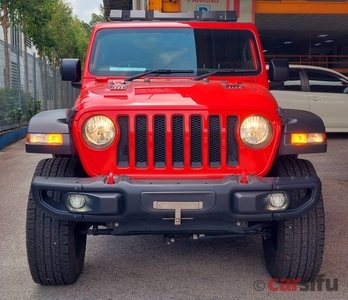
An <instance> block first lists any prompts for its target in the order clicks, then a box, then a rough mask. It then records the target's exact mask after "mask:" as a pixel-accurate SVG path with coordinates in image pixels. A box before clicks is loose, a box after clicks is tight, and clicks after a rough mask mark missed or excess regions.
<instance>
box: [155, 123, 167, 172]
mask: <svg viewBox="0 0 348 300" xmlns="http://www.w3.org/2000/svg"><path fill="white" fill-rule="evenodd" d="M153 134H154V136H153V138H154V164H155V167H156V168H164V167H165V166H166V118H165V117H164V116H155V118H154V124H153Z"/></svg>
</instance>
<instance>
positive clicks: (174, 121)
mask: <svg viewBox="0 0 348 300" xmlns="http://www.w3.org/2000/svg"><path fill="white" fill-rule="evenodd" d="M148 118H149V117H148V116H145V115H137V116H135V117H134V127H133V125H131V124H133V122H131V120H130V117H129V116H126V115H119V116H117V118H116V120H115V121H116V122H117V124H118V129H119V130H118V131H119V133H118V134H119V140H118V144H117V154H116V155H117V157H116V159H117V166H118V167H120V168H122V167H129V166H130V162H131V160H132V161H133V160H134V164H135V167H136V168H139V169H141V168H147V167H149V160H148V159H149V157H150V158H153V167H154V168H156V169H157V168H168V167H169V168H173V169H177V168H184V167H185V155H186V156H187V159H189V160H190V161H189V162H186V163H189V165H190V166H191V168H195V169H198V168H201V167H202V166H203V157H204V158H205V159H207V164H208V165H207V167H209V168H220V167H222V162H224V164H226V165H225V166H226V167H236V166H238V164H239V145H238V143H237V132H236V130H237V124H238V116H231V115H230V116H226V117H224V118H226V119H225V120H223V119H222V116H221V115H208V116H207V121H206V123H205V122H203V120H204V119H203V115H198V114H197V115H191V116H189V117H187V118H186V117H185V116H183V115H172V116H170V115H164V114H162V115H154V116H153V117H151V118H153V119H152V122H150V123H149V121H150V120H149V119H148ZM167 118H171V122H170V124H169V122H168V121H167ZM204 118H205V117H204ZM225 121H226V122H225ZM149 124H151V127H152V128H149ZM185 124H187V125H188V126H187V125H186V128H185ZM204 124H206V125H204ZM203 125H204V127H203ZM132 132H134V158H133V155H131V154H132V153H130V151H132V150H131V148H130V144H131V142H133V140H132V141H131V140H130V139H131V137H132V135H131V133H132ZM151 132H152V134H153V135H152V137H153V147H150V145H149V136H150V135H149V134H151ZM224 132H226V135H224V134H223V133H224ZM169 137H170V138H171V139H172V140H171V144H172V146H171V147H172V149H171V150H172V151H171V154H172V155H171V157H169V156H168V155H169V153H170V152H169V153H167V152H168V147H167V145H169V144H170V143H169V144H168V142H169V141H168V140H167V139H168V138H169ZM223 137H225V138H226V141H225V140H223ZM186 138H190V140H189V141H190V146H189V145H188V144H187V142H188V141H186ZM203 141H204V143H205V144H206V145H205V146H204V147H203ZM185 143H186V144H185ZM188 146H189V148H187V147H188ZM223 146H226V148H224V147H223ZM185 148H187V149H185ZM150 149H151V153H149V150H150ZM224 149H225V150H226V152H225V151H223V150H224ZM185 151H190V153H188V152H185ZM149 155H150V156H149ZM151 161H152V159H151ZM151 165H152V162H151Z"/></svg>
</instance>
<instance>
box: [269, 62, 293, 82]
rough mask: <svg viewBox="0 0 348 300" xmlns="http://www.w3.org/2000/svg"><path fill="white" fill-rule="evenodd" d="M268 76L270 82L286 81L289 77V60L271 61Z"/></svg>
mask: <svg viewBox="0 0 348 300" xmlns="http://www.w3.org/2000/svg"><path fill="white" fill-rule="evenodd" d="M268 78H269V81H270V82H277V83H279V82H284V81H287V80H288V79H289V61H288V60H287V59H272V60H271V61H270V62H269V70H268Z"/></svg>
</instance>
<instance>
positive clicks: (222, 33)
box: [26, 11, 327, 285]
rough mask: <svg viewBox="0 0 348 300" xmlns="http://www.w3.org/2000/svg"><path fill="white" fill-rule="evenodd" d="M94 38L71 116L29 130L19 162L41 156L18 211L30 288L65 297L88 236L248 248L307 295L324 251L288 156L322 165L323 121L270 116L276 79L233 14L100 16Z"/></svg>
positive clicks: (74, 73)
mask: <svg viewBox="0 0 348 300" xmlns="http://www.w3.org/2000/svg"><path fill="white" fill-rule="evenodd" d="M110 18H111V20H112V22H108V23H102V24H98V25H96V26H95V28H94V30H93V33H92V35H91V42H90V45H89V48H88V53H87V57H86V62H85V66H84V71H83V75H82V76H81V63H80V61H78V60H76V59H64V60H62V67H61V72H62V78H63V80H66V81H71V82H72V84H73V86H75V87H77V88H80V89H81V92H80V95H79V96H78V98H77V99H76V102H75V104H74V106H73V107H72V108H71V109H59V110H51V111H45V112H41V113H39V114H38V115H36V116H35V117H33V118H32V119H31V121H30V124H29V127H28V135H27V141H26V151H27V152H31V153H50V154H52V155H53V158H49V159H44V160H42V161H41V162H40V163H39V164H38V166H37V168H36V171H35V174H34V177H33V180H32V184H31V190H30V194H29V202H28V211H27V229H26V233H27V254H28V261H29V266H30V271H31V275H32V277H33V280H34V281H35V282H37V283H40V284H44V285H63V284H71V283H74V282H75V281H76V280H77V278H78V276H79V275H80V273H81V271H82V268H83V264H84V257H85V249H86V237H87V235H88V234H91V235H101V234H103V235H106V234H107V235H141V234H161V235H164V237H165V240H166V241H173V240H175V239H176V238H185V239H188V240H201V239H212V238H222V237H225V238H226V237H227V238H234V237H240V236H248V235H260V236H261V237H262V241H263V247H264V256H265V261H266V265H267V268H268V270H269V272H270V274H271V276H272V277H273V278H277V279H278V280H279V281H280V280H282V279H283V278H288V279H297V280H298V279H300V280H301V282H308V281H313V280H315V278H316V277H317V275H318V273H319V271H320V267H321V262H322V257H323V250H324V208H323V200H322V197H321V182H320V179H319V178H318V177H317V175H316V172H315V169H314V168H313V166H312V164H311V163H310V162H309V161H307V160H303V159H299V158H298V154H304V153H319V152H325V151H326V146H327V145H326V137H325V127H324V125H323V122H322V120H321V119H320V118H319V117H318V116H316V115H314V114H312V113H309V112H305V111H297V110H290V109H281V108H280V107H278V105H277V102H276V101H275V99H274V97H273V96H272V95H271V93H270V92H269V89H270V87H272V86H279V85H281V83H282V82H283V81H284V80H286V79H287V75H288V64H287V62H286V61H284V60H279V61H277V60H273V61H271V62H270V68H269V76H268V75H267V70H266V66H265V62H264V58H263V54H262V47H261V44H260V40H259V37H258V34H257V31H256V28H255V26H254V25H252V24H243V23H237V22H236V14H235V12H232V11H226V12H220V11H219V12H218V11H208V12H205V11H203V12H189V13H158V12H154V11H112V12H111V17H110Z"/></svg>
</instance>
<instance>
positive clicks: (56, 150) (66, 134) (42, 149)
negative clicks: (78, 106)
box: [25, 109, 77, 157]
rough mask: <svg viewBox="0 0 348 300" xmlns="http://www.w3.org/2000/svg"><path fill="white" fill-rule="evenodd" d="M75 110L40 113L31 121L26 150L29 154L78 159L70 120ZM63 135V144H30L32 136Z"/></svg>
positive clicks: (55, 110)
mask: <svg viewBox="0 0 348 300" xmlns="http://www.w3.org/2000/svg"><path fill="white" fill-rule="evenodd" d="M74 113H75V110H73V109H54V110H48V111H43V112H40V113H38V114H37V115H35V116H33V117H32V118H31V119H30V122H29V125H28V132H27V140H26V143H25V149H26V152H28V153H49V154H53V155H57V156H59V155H65V156H72V157H77V149H76V147H75V142H74V140H73V137H72V132H71V128H70V126H69V122H68V120H69V119H70V118H72V117H73V115H74ZM48 133H61V134H62V136H63V143H62V144H61V145H50V144H45V143H30V142H29V138H28V137H29V136H30V134H48Z"/></svg>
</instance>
